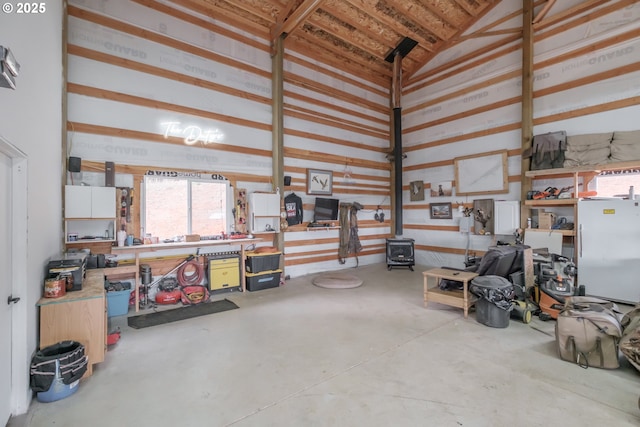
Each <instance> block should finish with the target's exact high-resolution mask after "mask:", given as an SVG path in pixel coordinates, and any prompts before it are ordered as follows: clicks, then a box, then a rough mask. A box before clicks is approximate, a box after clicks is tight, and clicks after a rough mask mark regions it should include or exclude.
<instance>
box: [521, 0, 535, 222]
mask: <svg viewBox="0 0 640 427" xmlns="http://www.w3.org/2000/svg"><path fill="white" fill-rule="evenodd" d="M522 4H523V8H522V123H521V128H522V145H521V152H522V153H524V152H525V151H531V150H530V149H531V145H532V139H533V0H524V1H523V2H522ZM530 167H531V159H530V158H526V157H524V156H523V157H522V160H521V166H520V200H521V207H520V213H521V215H520V223H521V227H522V228H526V226H527V225H526V224H527V218H528V217H530V216H531V215H530V213H529V209H528V208H527V207H526V206H525V201H526V200H527V191H529V190H530V189H531V178H529V177H527V176H526V175H525V173H526V172H527V171H528V170H529V168H530Z"/></svg>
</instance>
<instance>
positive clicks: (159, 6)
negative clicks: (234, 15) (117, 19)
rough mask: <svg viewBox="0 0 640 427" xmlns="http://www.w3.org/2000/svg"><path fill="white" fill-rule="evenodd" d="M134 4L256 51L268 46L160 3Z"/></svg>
mask: <svg viewBox="0 0 640 427" xmlns="http://www.w3.org/2000/svg"><path fill="white" fill-rule="evenodd" d="M132 1H133V2H135V3H138V4H141V5H142V6H145V7H148V8H149V9H153V10H156V11H158V12H161V13H164V14H165V15H169V16H173V17H174V18H178V19H181V20H182V21H185V22H189V23H190V24H193V25H196V26H198V27H200V28H204V29H206V30H208V31H213V32H215V33H217V34H221V35H223V36H225V37H228V38H230V39H233V40H237V41H239V42H241V43H244V44H246V45H248V46H252V47H254V48H256V49H260V50H265V49H268V46H267V45H266V44H265V43H264V42H260V41H257V40H255V39H253V38H250V37H248V36H245V35H242V34H239V33H238V32H237V31H231V30H229V29H228V28H227V27H226V26H225V27H223V26H221V25H216V24H213V23H212V22H210V21H207V20H206V19H203V18H200V17H199V16H197V15H193V14H191V13H188V12H184V11H182V10H179V9H176V8H175V7H172V6H169V5H167V4H164V3H160V2H158V1H157V0H132Z"/></svg>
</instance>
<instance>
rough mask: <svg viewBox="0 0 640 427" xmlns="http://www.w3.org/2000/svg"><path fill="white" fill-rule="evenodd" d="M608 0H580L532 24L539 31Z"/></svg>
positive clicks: (608, 0)
mask: <svg viewBox="0 0 640 427" xmlns="http://www.w3.org/2000/svg"><path fill="white" fill-rule="evenodd" d="M610 2H611V1H610V0H588V1H585V2H582V3H580V4H577V5H575V6H573V7H571V8H569V9H567V10H563V11H562V12H558V13H556V14H555V15H553V16H550V17H549V18H547V19H543V20H541V21H540V22H538V23H536V25H535V26H534V29H535V30H536V31H540V30H542V29H544V28H548V27H551V26H553V25H556V24H558V23H560V22H562V21H564V20H566V19H569V18H571V17H576V16H577V15H579V14H581V13H584V12H587V11H589V10H592V9H594V8H596V7H598V6H601V5H603V4H606V3H610ZM630 3H635V2H633V1H632V2H630Z"/></svg>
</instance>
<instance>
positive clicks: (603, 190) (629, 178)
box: [596, 171, 640, 197]
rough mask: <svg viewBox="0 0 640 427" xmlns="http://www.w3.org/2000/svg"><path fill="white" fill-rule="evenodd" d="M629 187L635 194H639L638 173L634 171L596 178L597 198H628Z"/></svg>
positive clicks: (618, 172)
mask: <svg viewBox="0 0 640 427" xmlns="http://www.w3.org/2000/svg"><path fill="white" fill-rule="evenodd" d="M630 186H633V189H634V193H635V194H639V193H640V173H637V172H636V171H615V172H612V173H609V174H607V175H600V176H598V177H596V189H597V192H598V196H606V197H613V196H618V197H620V196H623V197H624V196H628V195H629V187H630Z"/></svg>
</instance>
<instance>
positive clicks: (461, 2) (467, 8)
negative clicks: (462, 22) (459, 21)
mask: <svg viewBox="0 0 640 427" xmlns="http://www.w3.org/2000/svg"><path fill="white" fill-rule="evenodd" d="M454 1H455V2H456V4H457V5H458V6H460V8H462V9H464V11H465V12H467V13H468V14H469V16H476V14H477V8H474V7H472V6H471V5H470V4H469V3H468V2H466V1H465V0H454Z"/></svg>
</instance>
